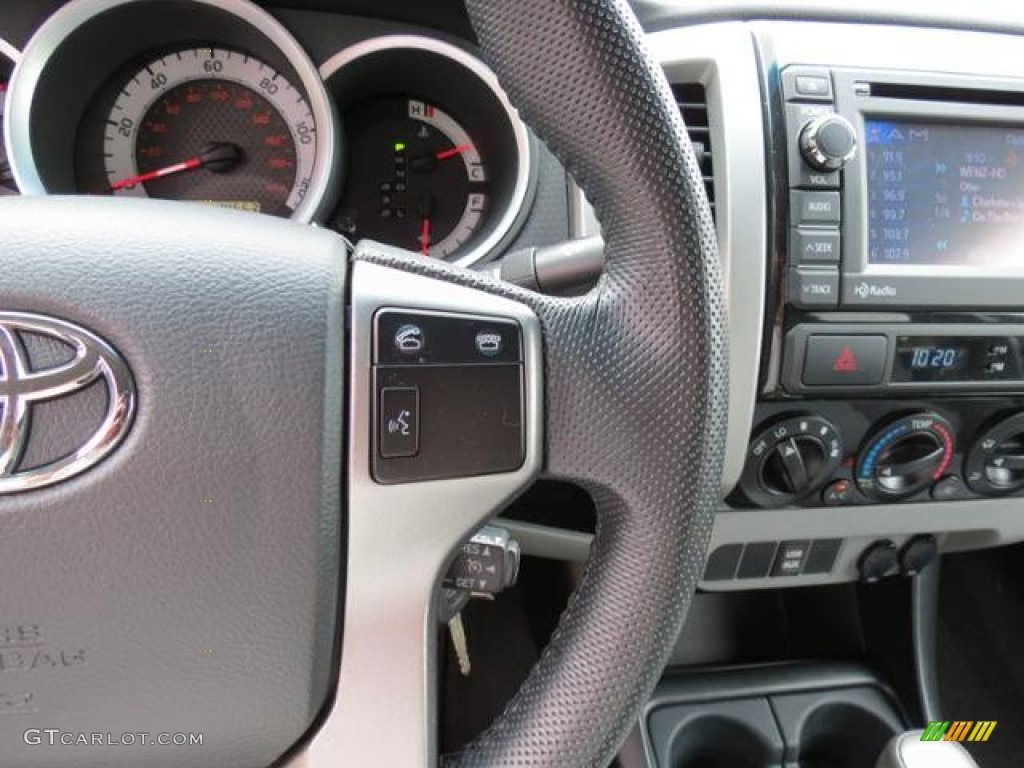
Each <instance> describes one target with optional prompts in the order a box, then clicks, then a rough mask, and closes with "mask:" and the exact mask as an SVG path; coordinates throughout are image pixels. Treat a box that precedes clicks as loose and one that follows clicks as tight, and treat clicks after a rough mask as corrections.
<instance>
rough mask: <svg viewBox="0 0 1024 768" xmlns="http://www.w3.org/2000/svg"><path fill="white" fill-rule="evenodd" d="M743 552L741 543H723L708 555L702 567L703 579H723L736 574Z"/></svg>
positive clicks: (730, 577)
mask: <svg viewBox="0 0 1024 768" xmlns="http://www.w3.org/2000/svg"><path fill="white" fill-rule="evenodd" d="M742 554H743V545H742V544H725V545H723V546H721V547H718V548H717V549H716V550H715V551H714V552H712V553H711V554H710V555H708V564H707V566H705V568H704V581H723V580H728V579H732V578H734V577H735V576H736V568H737V567H739V564H740V555H742Z"/></svg>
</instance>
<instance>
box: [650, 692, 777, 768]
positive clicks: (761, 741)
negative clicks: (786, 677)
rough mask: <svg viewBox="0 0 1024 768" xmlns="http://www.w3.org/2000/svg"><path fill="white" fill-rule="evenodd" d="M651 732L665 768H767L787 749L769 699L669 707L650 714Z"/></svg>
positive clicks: (659, 761) (658, 758)
mask: <svg viewBox="0 0 1024 768" xmlns="http://www.w3.org/2000/svg"><path fill="white" fill-rule="evenodd" d="M647 728H648V731H649V734H650V740H651V744H652V746H653V748H654V757H655V765H656V766H659V767H662V766H663V767H664V768H765V766H776V765H779V764H780V762H781V760H782V755H783V752H784V750H785V745H784V743H783V741H782V737H781V735H780V733H779V728H778V726H777V725H776V723H775V717H774V715H773V714H772V708H771V706H770V705H769V704H768V700H767V699H764V698H755V699H734V700H728V701H717V702H712V703H703V702H702V703H700V704H684V705H670V706H666V707H664V708H661V709H655V710H654V711H653V712H651V713H650V714H649V715H648V717H647Z"/></svg>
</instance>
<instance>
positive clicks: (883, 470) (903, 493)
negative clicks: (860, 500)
mask: <svg viewBox="0 0 1024 768" xmlns="http://www.w3.org/2000/svg"><path fill="white" fill-rule="evenodd" d="M952 460H953V429H952V427H950V425H949V422H947V421H946V420H945V419H943V418H942V417H941V416H939V415H938V414H936V413H928V412H923V413H914V414H911V415H910V416H904V417H903V418H902V419H899V420H898V421H894V422H892V423H890V424H888V425H887V426H885V427H883V428H882V429H880V430H878V431H877V432H875V433H874V434H873V435H872V436H871V437H870V438H869V439H868V441H867V443H866V444H865V446H864V450H863V451H862V452H861V455H860V458H859V460H858V461H857V469H856V478H857V486H858V487H859V488H860V490H861V491H862V492H863V493H864V494H865V495H867V496H869V497H871V498H873V499H880V500H886V499H901V498H906V497H907V496H913V495H914V494H915V493H918V492H919V491H923V490H924V489H925V488H928V487H929V486H930V485H931V484H932V483H934V482H935V481H937V480H938V479H939V478H941V477H942V475H943V474H944V473H945V471H946V469H947V468H948V467H949V464H950V462H951V461H952Z"/></svg>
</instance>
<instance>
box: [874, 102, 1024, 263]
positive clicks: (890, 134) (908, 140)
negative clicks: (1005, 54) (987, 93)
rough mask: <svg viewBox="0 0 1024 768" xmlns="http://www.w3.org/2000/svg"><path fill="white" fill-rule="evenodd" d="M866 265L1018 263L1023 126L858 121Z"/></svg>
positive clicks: (1023, 224)
mask: <svg viewBox="0 0 1024 768" xmlns="http://www.w3.org/2000/svg"><path fill="white" fill-rule="evenodd" d="M865 133H866V143H867V148H866V153H867V154H866V157H867V171H868V183H867V187H868V229H869V232H868V248H869V257H868V258H869V261H870V263H872V264H907V265H946V266H964V267H998V266H1011V265H1012V266H1024V231H1022V230H1024V129H1013V130H1011V129H1007V128H1006V127H993V126H979V125H973V126H963V125H959V126H957V125H946V124H938V123H906V122H893V121H879V120H867V121H865Z"/></svg>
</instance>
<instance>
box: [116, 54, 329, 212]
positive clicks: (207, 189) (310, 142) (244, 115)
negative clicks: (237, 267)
mask: <svg viewBox="0 0 1024 768" xmlns="http://www.w3.org/2000/svg"><path fill="white" fill-rule="evenodd" d="M316 130H317V125H316V121H315V119H314V117H313V113H312V111H311V109H310V107H309V103H308V101H307V100H306V97H305V96H304V95H303V94H302V93H300V92H299V91H298V90H297V89H296V88H295V87H294V86H293V85H292V84H291V83H290V82H288V80H287V79H285V78H284V77H283V76H282V75H281V74H280V73H279V72H276V71H275V70H274V69H273V68H271V67H270V66H269V65H267V64H265V63H264V62H262V61H260V60H259V59H256V58H254V57H252V56H247V55H245V54H243V53H240V52H237V51H231V50H227V49H223V48H190V49H187V50H181V51H177V52H173V53H169V54H167V55H166V56H162V57H160V58H159V59H156V60H154V61H151V62H150V63H149V64H147V65H146V66H145V67H143V68H142V69H141V70H139V71H138V72H137V73H136V74H135V76H134V77H132V78H131V79H129V80H128V82H127V83H126V85H125V86H124V89H123V90H122V91H121V92H120V94H119V95H118V97H117V99H116V100H115V102H114V104H113V107H112V109H111V111H110V115H109V117H108V119H107V125H106V130H105V131H104V142H103V154H104V161H105V162H104V164H105V169H106V183H107V184H109V187H108V189H106V190H104V191H105V192H107V193H108V194H114V195H131V196H137V197H156V198H163V199H171V200H191V201H198V202H206V203H212V204H216V205H221V206H226V207H232V208H240V209H243V210H251V211H257V212H262V213H269V214H273V215H277V216H285V217H287V216H290V215H291V214H292V212H293V211H294V210H295V209H296V208H297V207H298V206H299V204H300V203H301V202H302V199H303V197H304V196H305V194H306V192H307V190H308V188H309V184H310V179H311V177H312V174H313V169H314V166H315V164H316V140H315V139H316Z"/></svg>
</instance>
